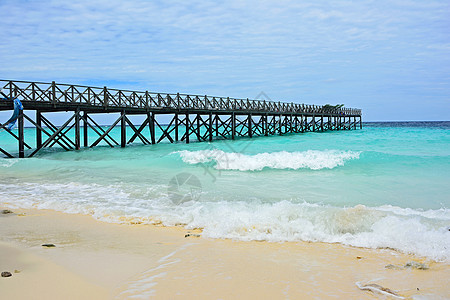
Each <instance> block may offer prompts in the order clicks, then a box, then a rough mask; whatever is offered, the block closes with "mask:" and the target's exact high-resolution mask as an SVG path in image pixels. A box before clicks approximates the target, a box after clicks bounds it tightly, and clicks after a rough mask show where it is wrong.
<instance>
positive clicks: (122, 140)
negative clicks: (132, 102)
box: [120, 110, 127, 148]
mask: <svg viewBox="0 0 450 300" xmlns="http://www.w3.org/2000/svg"><path fill="white" fill-rule="evenodd" d="M121 116H122V119H120V147H122V148H125V146H126V144H127V128H126V122H125V110H122V112H121Z"/></svg>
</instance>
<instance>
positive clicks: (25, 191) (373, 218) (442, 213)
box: [0, 183, 450, 261]
mask: <svg viewBox="0 0 450 300" xmlns="http://www.w3.org/2000/svg"><path fill="white" fill-rule="evenodd" d="M0 203H3V204H4V205H6V206H8V207H11V208H15V207H22V208H37V209H54V210H59V211H62V212H66V213H82V214H89V215H92V216H93V217H94V218H96V219H98V220H101V221H106V222H114V223H125V224H163V225H166V226H180V225H181V226H184V227H185V228H187V229H193V228H202V229H203V232H202V235H203V236H204V237H209V238H229V239H235V240H241V241H254V240H257V241H269V242H284V241H291V242H295V241H311V242H328V243H341V244H344V245H351V246H357V247H366V248H390V249H396V250H398V251H401V252H404V253H412V254H416V255H420V256H425V257H428V258H431V259H434V260H437V261H450V231H449V230H450V227H449V221H450V213H449V210H448V209H447V208H440V209H434V210H432V209H430V210H419V209H411V208H400V207H396V206H391V205H383V206H378V207H368V206H364V205H356V206H353V207H336V206H330V205H323V204H314V203H308V202H303V203H294V202H291V201H287V200H284V201H279V202H276V203H262V202H261V201H257V200H255V201H218V202H212V201H193V200H191V201H189V202H185V203H181V204H180V205H175V204H174V203H173V202H172V201H171V200H170V196H169V195H168V194H167V190H166V187H165V186H153V187H149V188H148V190H147V191H145V193H143V194H140V195H139V196H137V195H136V194H135V193H134V192H133V191H127V190H124V189H122V188H118V187H115V186H112V185H111V186H100V185H97V184H86V185H84V184H76V183H69V184H48V183H46V184H37V183H36V184H31V183H26V184H21V183H18V184H17V183H16V184H0Z"/></svg>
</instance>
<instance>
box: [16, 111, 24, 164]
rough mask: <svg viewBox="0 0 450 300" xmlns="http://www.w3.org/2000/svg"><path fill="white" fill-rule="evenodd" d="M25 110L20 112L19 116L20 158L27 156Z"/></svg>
mask: <svg viewBox="0 0 450 300" xmlns="http://www.w3.org/2000/svg"><path fill="white" fill-rule="evenodd" d="M23 114H24V112H23V110H21V111H20V112H19V117H18V129H19V158H24V157H25V137H24V131H23V129H24V125H23Z"/></svg>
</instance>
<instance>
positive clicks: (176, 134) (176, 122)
mask: <svg viewBox="0 0 450 300" xmlns="http://www.w3.org/2000/svg"><path fill="white" fill-rule="evenodd" d="M175 142H178V114H175Z"/></svg>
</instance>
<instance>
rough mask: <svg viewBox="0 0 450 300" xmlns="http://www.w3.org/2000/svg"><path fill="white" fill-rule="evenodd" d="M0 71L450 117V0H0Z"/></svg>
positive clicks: (374, 116)
mask: <svg viewBox="0 0 450 300" xmlns="http://www.w3.org/2000/svg"><path fill="white" fill-rule="evenodd" d="M0 29H1V40H0V41H1V42H0V58H1V59H0V77H1V78H2V79H18V80H30V81H33V80H35V81H52V80H55V81H57V82H61V83H74V84H92V85H97V86H104V85H107V86H108V87H116V88H124V89H138V90H150V91H156V92H174V93H176V92H184V93H196V94H202V95H203V94H208V95H217V96H231V97H240V98H247V97H248V98H254V97H256V96H257V95H258V94H259V93H260V92H261V91H264V92H265V93H266V94H267V95H268V96H269V97H270V98H271V99H272V100H274V101H279V100H280V101H286V102H298V103H308V104H326V103H331V104H336V103H344V104H345V105H346V106H347V107H358V108H362V109H363V113H364V120H365V121H375V120H450V1H433V0H427V1H423V0H421V1H409V0H392V1H288V0H278V1H224V2H217V3H216V2H212V1H196V0H191V1H143V0H139V1H133V0H129V1H117V0H107V1H105V0H89V1H84V0H82V1H32V0H29V1H22V0H14V1H10V0H0Z"/></svg>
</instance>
